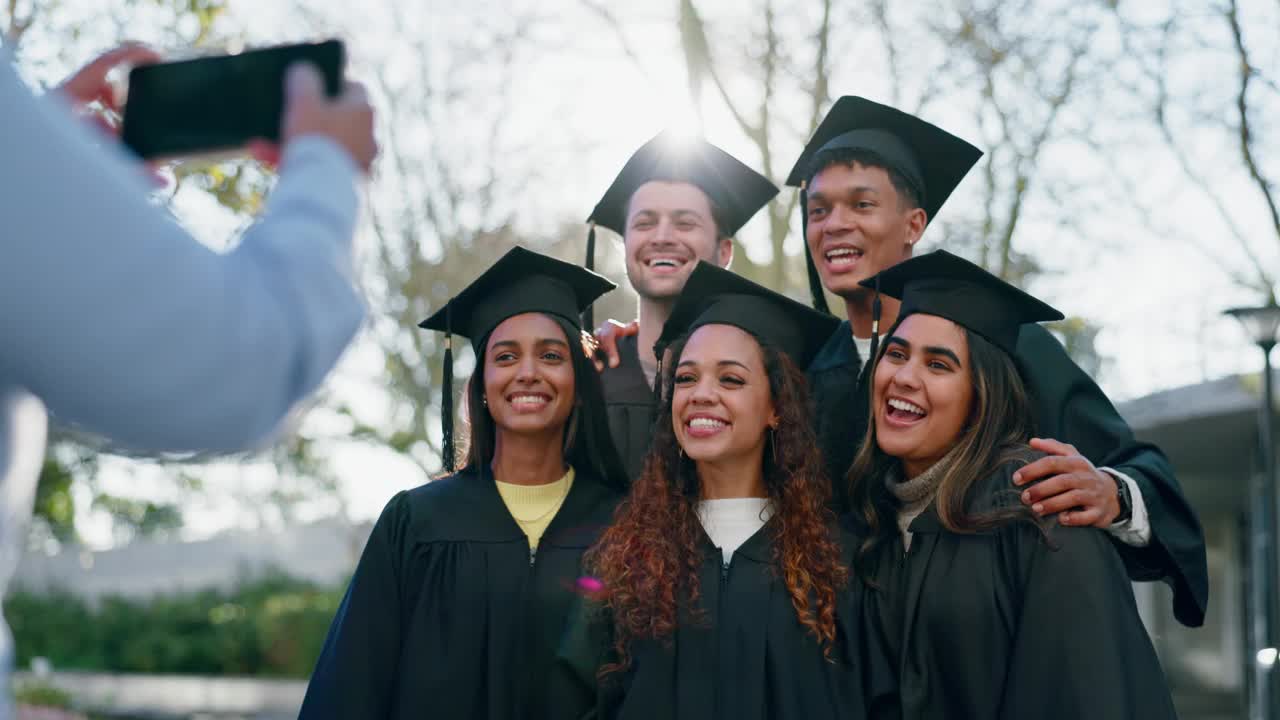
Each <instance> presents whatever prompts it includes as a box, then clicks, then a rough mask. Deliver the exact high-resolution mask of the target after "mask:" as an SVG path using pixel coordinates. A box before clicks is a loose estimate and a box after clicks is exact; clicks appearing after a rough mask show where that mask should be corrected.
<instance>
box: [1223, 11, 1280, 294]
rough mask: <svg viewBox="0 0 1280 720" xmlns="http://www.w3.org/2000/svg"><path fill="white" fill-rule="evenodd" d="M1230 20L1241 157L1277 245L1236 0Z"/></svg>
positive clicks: (1276, 219) (1279, 217) (1278, 219)
mask: <svg viewBox="0 0 1280 720" xmlns="http://www.w3.org/2000/svg"><path fill="white" fill-rule="evenodd" d="M1226 19H1227V23H1228V24H1229V25H1230V27H1231V38H1232V40H1233V41H1234V43H1235V51H1236V57H1237V58H1238V59H1239V70H1240V89H1239V92H1237V93H1236V113H1237V115H1238V117H1239V120H1240V126H1239V128H1238V130H1239V133H1240V157H1241V158H1242V159H1243V160H1244V164H1245V167H1246V168H1248V170H1249V176H1250V177H1251V178H1253V182H1254V184H1255V185H1256V186H1257V187H1258V191H1259V192H1260V193H1262V198H1263V199H1264V200H1265V201H1266V203H1267V210H1268V211H1269V212H1270V213H1271V228H1272V230H1273V231H1274V232H1275V236H1276V241H1277V242H1280V209H1277V207H1276V199H1275V195H1274V194H1273V193H1272V190H1271V183H1270V182H1269V181H1268V180H1267V178H1266V177H1264V176H1263V174H1262V170H1261V168H1259V167H1258V162H1257V159H1256V158H1255V157H1254V152H1253V131H1252V128H1251V127H1250V125H1249V80H1250V79H1251V78H1252V77H1253V74H1254V69H1253V66H1252V65H1251V64H1250V63H1249V53H1248V50H1247V49H1246V48H1245V45H1244V32H1243V31H1242V30H1241V28H1240V13H1239V7H1238V4H1237V1H1236V0H1229V2H1228V4H1227V11H1226ZM1259 271H1261V267H1259Z"/></svg>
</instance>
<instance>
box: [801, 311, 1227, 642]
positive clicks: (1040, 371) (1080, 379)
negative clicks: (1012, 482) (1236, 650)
mask: <svg viewBox="0 0 1280 720" xmlns="http://www.w3.org/2000/svg"><path fill="white" fill-rule="evenodd" d="M1014 359H1015V360H1016V362H1017V364H1018V367H1019V370H1020V371H1021V374H1022V377H1023V379H1024V381H1025V382H1026V384H1027V389H1028V391H1029V392H1030V394H1031V398H1032V409H1033V412H1034V413H1035V416H1036V428H1037V429H1036V432H1037V433H1038V434H1039V435H1040V436H1042V437H1048V438H1053V439H1055V440H1061V441H1062V442H1066V443H1070V444H1072V445H1074V446H1075V447H1076V448H1077V449H1078V450H1079V451H1080V453H1081V454H1082V455H1084V456H1085V457H1086V458H1088V459H1089V460H1090V461H1092V462H1093V464H1094V465H1096V466H1098V467H1110V468H1114V469H1116V470H1118V471H1120V472H1122V473H1124V474H1125V475H1128V476H1129V477H1131V478H1133V480H1134V481H1135V482H1136V483H1137V484H1138V487H1139V489H1140V490H1141V491H1142V499H1143V501H1144V502H1145V503H1146V505H1147V510H1148V513H1149V519H1150V522H1151V536H1152V537H1151V544H1150V545H1149V546H1147V547H1145V548H1135V547H1131V546H1128V545H1125V544H1123V543H1120V542H1118V541H1117V542H1116V543H1115V546H1116V548H1117V550H1118V551H1119V552H1120V555H1121V558H1122V559H1123V560H1124V563H1125V568H1126V570H1127V571H1128V574H1129V577H1130V578H1132V579H1133V580H1139V581H1141V580H1164V581H1165V582H1166V583H1168V584H1169V586H1170V587H1171V588H1172V589H1173V614H1174V617H1176V618H1177V619H1178V620H1179V622H1181V623H1182V624H1184V625H1187V626H1190V627H1199V626H1200V625H1202V624H1204V612H1205V605H1206V603H1207V602H1208V596H1209V577H1208V569H1207V566H1206V560H1205V545H1204V531H1203V529H1201V527H1200V520H1199V518H1197V516H1196V513H1195V511H1194V510H1192V508H1191V504H1190V503H1189V502H1187V499H1186V497H1185V496H1184V495H1183V493H1182V487H1181V486H1180V485H1179V484H1178V480H1177V478H1176V477H1174V473H1173V467H1172V466H1171V465H1170V464H1169V459H1168V458H1167V457H1165V455H1164V453H1163V452H1161V451H1160V449H1159V448H1157V447H1156V446H1155V445H1152V444H1150V443H1144V442H1139V441H1138V440H1137V439H1135V438H1134V436H1133V431H1132V430H1131V429H1130V428H1129V425H1128V424H1127V423H1126V422H1125V421H1124V419H1123V418H1121V417H1120V414H1119V413H1118V412H1117V411H1116V409H1115V406H1114V405H1112V404H1111V401H1110V400H1108V399H1107V396H1106V395H1105V394H1104V393H1103V392H1102V390H1101V389H1100V388H1099V387H1098V386H1097V384H1096V383H1094V382H1093V380H1092V379H1091V378H1090V377H1089V376H1088V375H1087V374H1086V373H1085V372H1084V371H1083V370H1081V369H1080V367H1079V366H1078V365H1076V364H1075V362H1074V361H1072V360H1071V358H1070V357H1069V356H1068V355H1067V352H1066V350H1064V349H1063V347H1062V345H1061V344H1060V343H1059V342H1058V341H1057V339H1056V338H1054V337H1053V335H1052V334H1051V333H1050V332H1049V331H1048V330H1046V329H1045V328H1043V327H1042V326H1040V325H1035V324H1030V325H1024V326H1022V331H1021V333H1020V335H1019V336H1018V345H1017V352H1016V353H1015V356H1014ZM808 375H809V383H810V389H811V391H812V394H813V397H814V400H815V419H814V423H815V430H816V432H817V434H818V444H819V446H820V447H821V448H822V452H823V457H824V460H825V462H826V465H827V471H828V473H829V475H830V477H831V478H833V481H834V482H835V488H834V492H833V495H835V496H836V498H837V501H838V503H840V504H841V507H840V508H839V509H840V510H842V511H844V510H847V509H848V506H847V502H848V487H847V485H848V483H847V481H845V479H844V478H845V474H846V473H847V472H848V469H849V466H850V465H851V464H852V463H853V459H854V457H855V456H856V455H857V452H858V449H859V446H860V445H861V442H862V438H863V437H864V436H865V435H866V431H867V422H868V418H869V410H868V404H869V397H870V379H869V377H868V375H869V373H868V372H867V371H866V370H865V369H863V365H862V358H860V357H858V351H857V349H856V347H855V346H854V344H853V335H852V333H851V332H850V328H849V323H848V322H847V321H846V322H843V323H841V324H840V327H838V328H837V329H836V331H835V332H834V333H833V334H832V336H831V338H830V339H829V340H828V341H827V343H826V345H824V346H823V348H822V350H821V351H819V353H818V356H817V357H816V358H814V360H813V362H812V363H811V364H810V367H809V372H808Z"/></svg>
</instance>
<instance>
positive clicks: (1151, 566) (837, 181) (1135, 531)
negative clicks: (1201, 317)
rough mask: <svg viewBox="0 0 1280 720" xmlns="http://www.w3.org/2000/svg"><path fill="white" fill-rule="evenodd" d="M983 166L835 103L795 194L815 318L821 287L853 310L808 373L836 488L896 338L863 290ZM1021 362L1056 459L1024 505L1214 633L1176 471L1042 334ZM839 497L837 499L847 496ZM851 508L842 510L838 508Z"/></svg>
mask: <svg viewBox="0 0 1280 720" xmlns="http://www.w3.org/2000/svg"><path fill="white" fill-rule="evenodd" d="M981 156H982V152H981V151H980V150H979V149H978V148H976V147H974V146H972V145H970V144H969V143H967V142H965V141H964V140H962V139H960V138H958V137H956V136H954V135H952V134H951V133H948V132H946V131H945V130H943V129H941V128H939V127H937V126H935V125H932V124H930V123H928V122H925V121H924V120H922V119H920V118H918V117H915V116H913V115H910V114H908V113H904V112H902V111H900V110H897V109H895V108H892V107H888V106H885V105H881V104H879V103H875V102H872V101H870V100H866V99H863V98H860V97H852V96H846V97H842V98H840V99H839V100H837V101H836V103H835V105H834V106H833V107H832V109H831V111H830V112H829V113H828V114H827V116H826V118H825V119H824V120H823V121H822V123H821V124H820V125H819V127H818V129H817V130H816V131H815V132H814V134H813V137H812V138H811V139H810V140H809V143H808V144H807V145H806V146H805V148H804V151H803V153H802V154H801V156H800V158H799V159H798V160H797V162H796V164H795V167H794V168H793V169H792V171H791V174H790V176H789V177H788V178H787V184H788V185H791V186H795V187H798V188H800V197H801V212H802V216H801V217H802V220H803V223H802V224H803V226H804V230H805V238H806V245H807V248H808V252H807V253H806V259H807V261H808V265H809V278H810V286H811V288H812V290H813V293H814V298H815V305H819V306H820V307H821V308H823V309H825V308H826V300H825V297H824V296H823V294H822V293H823V288H824V287H825V288H826V289H827V290H828V291H830V292H831V293H833V294H835V295H837V296H838V297H840V299H841V300H843V301H844V305H845V311H846V316H847V317H848V318H849V320H848V321H846V322H844V323H841V325H840V327H839V328H838V329H837V330H836V331H835V332H834V333H833V334H832V336H831V338H830V339H829V340H828V341H827V343H826V344H825V345H824V347H823V348H822V350H821V351H820V352H819V353H818V354H817V356H816V358H815V359H814V361H813V363H812V365H811V366H810V367H809V381H810V386H811V388H812V391H813V395H814V398H815V399H816V400H817V406H816V413H815V424H816V427H817V432H818V440H819V443H820V444H821V446H822V451H823V454H824V456H825V457H826V460H827V468H828V472H829V474H830V475H831V477H833V478H839V477H843V475H844V474H845V472H847V470H848V468H849V464H850V463H851V462H852V460H853V457H854V455H855V454H856V453H857V451H858V447H859V445H858V441H857V439H858V438H861V437H862V436H863V433H864V432H865V430H866V427H867V418H868V404H867V402H868V389H869V385H870V382H869V375H868V373H867V370H866V368H867V360H868V358H870V357H871V356H872V354H873V353H872V350H873V347H872V345H873V343H875V342H876V341H877V340H878V338H877V336H878V335H879V333H881V332H883V331H884V330H885V328H887V327H889V326H890V325H891V324H893V321H894V318H895V314H896V313H897V302H896V301H895V300H892V299H889V298H884V299H883V302H882V303H877V302H875V295H874V293H873V292H871V291H870V290H868V289H867V288H866V287H864V286H862V285H861V284H860V283H861V281H863V280H865V279H867V278H869V277H871V276H872V275H874V274H876V273H877V272H880V271H881V270H884V269H886V268H888V267H891V266H892V265H893V264H895V263H897V262H901V261H902V260H905V259H907V258H909V257H911V256H912V254H913V251H914V249H915V245H916V244H917V243H918V242H919V240H920V238H921V235H922V234H923V233H924V231H925V229H926V227H927V226H928V224H929V223H930V222H931V221H933V219H934V217H935V216H936V215H937V213H938V211H939V210H940V209H941V208H942V205H943V204H944V203H945V202H946V201H947V199H948V197H950V195H951V192H952V190H954V189H955V187H956V186H957V185H958V184H959V183H960V181H961V180H962V179H963V178H964V176H965V174H966V173H967V172H968V171H969V169H970V168H971V167H973V165H974V164H975V163H976V162H977V161H978V159H979V158H980V157H981ZM1013 353H1014V360H1015V362H1016V363H1017V364H1018V367H1019V369H1020V370H1021V371H1022V373H1023V377H1024V379H1025V382H1026V384H1027V386H1028V390H1029V391H1030V395H1031V403H1032V409H1033V412H1034V414H1035V418H1036V424H1037V431H1036V432H1037V437H1038V438H1041V439H1040V440H1037V441H1036V447H1037V448H1038V449H1041V450H1046V451H1048V452H1050V453H1051V454H1053V455H1055V456H1056V457H1057V458H1061V460H1058V459H1051V460H1050V459H1047V460H1045V461H1043V462H1041V463H1036V464H1033V465H1031V466H1029V467H1028V468H1027V470H1026V472H1025V473H1024V474H1023V476H1022V477H1020V481H1022V482H1031V481H1033V480H1037V479H1046V480H1047V482H1041V483H1038V484H1036V485H1035V486H1034V487H1033V488H1032V489H1031V492H1030V493H1029V494H1028V495H1027V496H1026V497H1025V499H1024V501H1025V502H1026V503H1027V504H1029V505H1037V504H1038V505H1041V506H1042V507H1043V512H1044V513H1046V514H1049V513H1058V512H1059V511H1062V510H1065V511H1067V512H1063V513H1061V514H1060V518H1061V522H1062V523H1063V524H1068V525H1093V526H1096V527H1101V528H1106V529H1108V530H1109V531H1110V532H1111V533H1112V536H1113V538H1114V540H1116V541H1117V542H1116V543H1115V545H1116V548H1117V550H1118V551H1119V552H1120V554H1121V557H1122V558H1123V559H1124V561H1125V564H1126V568H1127V569H1128V572H1129V575H1130V577H1131V578H1132V579H1134V580H1155V579H1162V580H1165V581H1166V582H1168V584H1169V585H1170V586H1171V587H1172V588H1173V591H1174V596H1173V598H1174V600H1173V609H1174V615H1175V616H1176V617H1177V618H1178V620H1180V621H1181V622H1182V623H1184V624H1186V625H1189V626H1198V625H1200V624H1202V623H1203V622H1204V611H1205V605H1206V603H1207V602H1208V592H1209V583H1208V574H1207V568H1206V560H1205V545H1204V532H1203V530H1202V529H1201V527H1200V522H1199V519H1198V518H1197V517H1196V513H1195V511H1194V510H1193V509H1192V508H1191V506H1190V504H1189V503H1188V502H1187V499H1186V497H1185V496H1184V495H1183V492H1182V488H1181V487H1180V485H1179V484H1178V481H1177V478H1176V477H1175V476H1174V472H1173V468H1172V467H1171V465H1170V464H1169V460H1168V458H1167V457H1165V455H1164V453H1162V452H1161V451H1160V449H1159V448H1157V447H1155V446H1154V445H1151V444H1149V443H1144V442H1139V441H1137V440H1136V439H1135V438H1134V435H1133V431H1132V430H1130V428H1129V426H1128V424H1127V423H1126V422H1125V421H1124V419H1123V418H1121V417H1120V414H1119V413H1118V412H1116V409H1115V406H1114V405H1112V403H1111V401H1110V400H1108V399H1107V396H1106V395H1105V394H1104V393H1103V392H1102V390H1101V389H1099V388H1098V386H1097V384H1096V383H1094V382H1093V380H1092V379H1091V378H1090V377H1089V376H1088V375H1087V374H1086V373H1085V372H1084V371H1083V370H1081V369H1080V368H1079V366H1077V365H1076V364H1075V363H1074V362H1073V361H1072V360H1071V358H1070V357H1069V356H1068V355H1067V353H1066V351H1065V350H1064V349H1063V347H1062V345H1061V344H1060V343H1059V342H1058V341H1057V340H1056V339H1055V338H1054V337H1053V336H1052V335H1051V334H1050V333H1049V331H1048V330H1046V329H1045V328H1043V327H1041V326H1039V325H1034V324H1033V325H1027V326H1025V327H1024V328H1023V329H1022V331H1021V333H1020V334H1019V336H1018V340H1017V343H1016V345H1015V346H1014V348H1013ZM840 490H841V488H840V487H839V486H837V493H839V492H840ZM840 504H841V505H844V503H843V502H841V503H840Z"/></svg>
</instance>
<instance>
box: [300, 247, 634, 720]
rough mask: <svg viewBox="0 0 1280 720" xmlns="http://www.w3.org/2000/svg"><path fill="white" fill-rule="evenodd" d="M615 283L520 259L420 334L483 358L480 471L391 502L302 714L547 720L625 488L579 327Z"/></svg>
mask: <svg viewBox="0 0 1280 720" xmlns="http://www.w3.org/2000/svg"><path fill="white" fill-rule="evenodd" d="M613 287H614V286H613V284H612V283H610V282H609V281H608V280H605V279H604V278H602V277H600V276H598V275H596V274H594V273H591V272H588V271H586V270H583V269H582V268H580V267H578V266H576V265H572V264H570V263H564V262H561V261H559V260H555V259H552V258H549V257H546V256H543V255H540V254H538V253H534V252H530V251H528V250H524V249H523V248H515V249H514V250H512V251H510V252H509V253H507V254H506V255H505V256H503V257H502V259H500V260H498V262H497V263H495V264H494V265H493V266H492V267H491V268H490V269H489V270H487V271H486V272H485V273H484V274H483V275H481V277H480V278H479V279H477V280H476V281H475V282H474V283H472V284H471V285H470V286H469V287H468V288H466V289H465V290H463V291H462V292H461V293H459V294H458V295H457V296H456V297H454V298H453V300H451V301H450V302H449V303H448V305H446V306H445V307H444V308H443V309H441V310H440V311H439V312H437V313H436V314H435V315H433V316H432V317H431V318H430V319H428V320H427V321H425V322H424V323H423V324H422V325H423V327H427V328H430V329H434V330H440V331H443V332H446V333H449V332H452V333H453V334H456V335H461V336H464V337H468V338H470V339H471V342H472V346H473V348H474V349H475V354H476V371H475V374H474V376H473V378H472V382H471V383H470V385H469V388H468V391H467V395H466V398H467V400H466V401H467V417H468V418H469V419H470V442H469V446H468V448H467V455H466V465H465V467H463V468H462V470H460V471H458V472H457V473H454V474H451V475H448V476H446V477H442V478H440V479H437V480H433V481H431V482H428V483H427V484H425V485H423V486H421V487H418V488H415V489H413V490H408V491H404V492H401V493H399V494H397V495H396V496H395V497H394V498H392V499H391V501H390V502H389V503H387V507H386V509H385V510H383V512H382V516H381V517H380V518H378V521H377V524H376V525H375V526H374V528H373V533H372V535H371V536H370V538H369V542H368V544H367V545H366V546H365V549H364V554H363V555H362V556H361V558H360V563H359V565H358V566H357V568H356V572H355V576H354V577H353V578H352V580H351V586H350V587H349V588H348V590H347V595H346V597H345V598H344V599H343V601H342V605H341V606H340V607H339V608H338V613H337V617H335V618H334V620H333V625H332V627H331V628H330V629H329V636H328V639H327V640H326V641H325V645H324V649H323V651H322V653H321V656H320V660H319V661H318V663H317V664H316V668H315V672H314V673H313V674H312V676H311V682H310V685H309V686H308V688H307V694H306V700H305V701H304V703H303V706H302V712H301V715H300V717H301V718H303V719H304V720H312V719H316V718H343V720H348V719H350V718H424V717H429V718H441V719H445V720H448V719H455V720H525V719H532V720H539V719H540V718H545V717H547V715H546V713H545V698H546V683H547V677H548V671H549V669H550V668H551V667H552V664H553V661H554V659H555V651H556V647H557V645H558V642H559V639H560V635H561V632H562V630H563V627H564V622H565V619H566V617H567V613H568V610H569V609H570V607H571V606H572V603H573V600H574V598H575V597H576V595H575V592H576V586H577V583H578V582H579V579H580V563H581V558H582V553H583V552H584V551H585V550H586V549H587V548H588V547H589V546H590V545H591V543H592V542H594V541H595V539H596V538H597V536H598V534H599V531H600V530H601V529H602V528H603V527H604V525H606V524H607V522H608V520H609V517H610V514H611V512H612V511H613V508H614V507H615V505H616V503H617V501H618V499H619V498H620V491H621V490H623V489H624V488H625V485H626V477H625V474H624V472H623V470H622V467H621V462H620V461H619V460H618V458H617V453H616V451H615V450H614V449H613V445H612V442H611V441H610V439H609V436H608V433H607V431H606V430H605V420H604V402H603V400H602V398H601V391H600V384H599V383H600V381H599V376H598V374H597V373H596V371H595V369H594V368H593V367H592V366H591V364H590V361H589V360H588V359H587V358H586V356H585V355H584V354H583V351H582V344H581V343H582V337H581V332H582V331H581V327H580V325H579V313H580V312H581V310H582V309H583V308H584V307H585V306H586V305H587V304H588V303H590V302H591V301H592V300H594V299H595V298H596V297H598V296H599V295H601V294H603V293H604V292H607V291H608V290H610V289H612V288H613ZM446 342H448V341H446ZM446 347H448V345H446ZM451 354H452V353H451V352H446V383H445V384H446V388H445V396H446V397H450V398H451V397H452V395H451V390H450V388H449V387H448V386H449V385H450V384H451V381H450V380H449V379H448V378H450V376H451V372H450V370H449V369H448V368H449V366H450V364H451V362H452V359H451ZM444 415H445V426H446V434H445V450H444V454H445V458H446V465H447V467H448V468H449V469H452V465H453V463H452V462H451V459H452V457H453V453H452V451H453V448H452V422H451V418H452V413H451V409H450V408H446V409H445V411H444Z"/></svg>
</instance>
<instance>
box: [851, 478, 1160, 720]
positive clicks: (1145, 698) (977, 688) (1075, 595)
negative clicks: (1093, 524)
mask: <svg viewBox="0 0 1280 720" xmlns="http://www.w3.org/2000/svg"><path fill="white" fill-rule="evenodd" d="M1017 467H1020V465H1018V464H1010V465H1007V466H1005V467H1004V468H1002V469H1000V470H999V471H997V472H996V473H994V474H993V475H992V476H990V477H988V478H986V479H984V480H983V481H980V483H979V484H978V485H977V486H975V488H974V491H973V492H972V493H971V498H976V502H971V503H970V508H971V509H975V508H977V509H981V508H990V507H993V506H995V505H998V504H1003V505H1006V506H1007V505H1009V504H1012V503H1016V502H1018V500H1017V491H1016V490H1015V489H1014V485H1013V480H1012V475H1013V471H1014V470H1016V469H1017ZM910 530H911V532H912V533H913V536H912V540H911V547H910V551H909V552H906V553H904V552H903V547H904V544H903V542H902V539H901V537H900V536H899V538H898V539H897V540H896V542H894V543H892V544H890V545H888V546H886V547H885V548H884V552H883V553H881V555H880V556H879V558H878V560H879V562H878V564H877V579H878V582H877V584H878V585H879V587H880V588H881V591H877V592H875V593H873V595H874V597H873V598H871V599H870V600H869V604H870V605H872V606H874V607H875V608H876V614H877V615H878V616H879V617H880V618H881V629H882V630H883V631H884V632H885V634H886V642H887V643H888V644H889V645H890V647H891V654H892V656H893V657H895V658H896V660H897V664H898V669H899V681H900V685H901V702H902V713H903V717H905V718H911V719H912V720H943V719H944V718H945V720H967V719H970V718H972V719H973V720H979V719H980V720H997V719H1000V720H1004V719H1008V720H1015V719H1016V720H1024V719H1025V718H1038V719H1043V720H1057V719H1061V720H1068V719H1071V720H1076V719H1077V718H1090V719H1091V720H1131V719H1132V718H1143V720H1162V719H1164V718H1170V719H1172V718H1175V717H1176V714H1175V712H1174V708H1173V700H1172V698H1171V696H1170V692H1169V687H1168V684H1167V683H1166V681H1165V678H1164V673H1163V671H1162V670H1161V668H1160V663H1159V661H1158V659H1157V658H1156V652H1155V649H1154V648H1153V647H1152V645H1151V640H1150V639H1149V638H1148V637H1147V633H1146V630H1145V628H1144V627H1143V625H1142V620H1141V618H1140V617H1139V616H1138V609H1137V605H1136V604H1135V602H1134V599H1133V587H1132V585H1131V584H1130V583H1129V581H1128V579H1127V578H1126V576H1125V570H1124V567H1123V565H1122V563H1121V561H1120V558H1119V557H1118V556H1117V555H1116V553H1115V552H1114V551H1113V550H1112V549H1111V543H1110V540H1109V539H1108V537H1107V535H1106V532H1105V531H1104V530H1099V529H1097V528H1064V527H1062V526H1060V525H1057V524H1056V523H1054V524H1053V525H1052V527H1051V530H1050V535H1051V538H1052V541H1053V543H1054V544H1055V545H1056V549H1053V548H1051V547H1050V546H1049V544H1048V543H1046V542H1045V541H1044V539H1043V538H1042V536H1041V535H1040V533H1039V531H1038V530H1037V529H1036V528H1035V527H1033V526H1031V525H1030V524H1029V523H1025V522H1017V523H1012V524H1009V525H1005V526H1002V527H1000V528H998V529H997V530H995V531H993V532H989V533H984V534H981V535H961V534H954V533H951V532H948V531H947V530H946V529H945V528H943V526H942V524H941V523H940V521H939V520H938V516H937V513H936V512H935V511H934V509H933V506H930V507H929V509H928V510H926V511H925V512H924V513H922V514H921V515H920V516H919V517H917V518H916V519H915V520H914V521H913V522H912V523H911V525H910Z"/></svg>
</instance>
